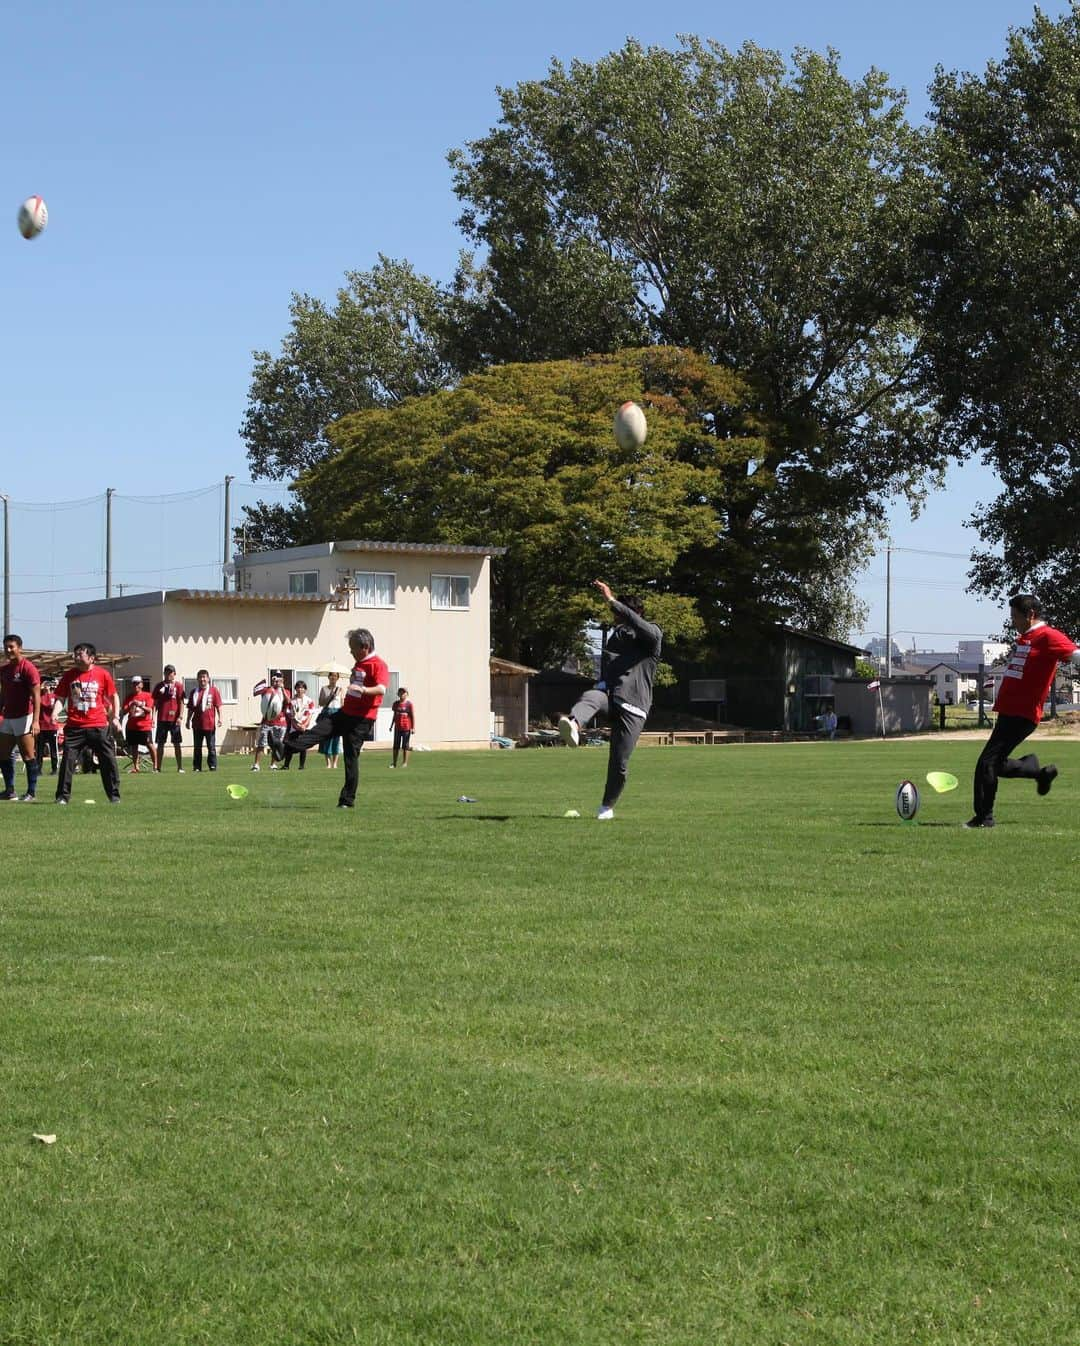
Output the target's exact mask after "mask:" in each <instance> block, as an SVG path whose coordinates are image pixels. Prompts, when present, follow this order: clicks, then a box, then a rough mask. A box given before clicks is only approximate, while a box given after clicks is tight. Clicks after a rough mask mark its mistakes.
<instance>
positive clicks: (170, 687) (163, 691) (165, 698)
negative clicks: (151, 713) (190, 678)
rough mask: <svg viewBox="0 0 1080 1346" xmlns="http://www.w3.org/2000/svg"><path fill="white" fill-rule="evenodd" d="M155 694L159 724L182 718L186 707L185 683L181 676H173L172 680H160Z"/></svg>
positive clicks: (170, 722)
mask: <svg viewBox="0 0 1080 1346" xmlns="http://www.w3.org/2000/svg"><path fill="white" fill-rule="evenodd" d="M153 696H154V705H155V706H156V707H157V717H158V724H172V723H173V722H174V721H176V720H178V719H179V718H180V712H181V711H182V710H183V708H184V684H183V683H182V682H181V681H180V679H179V678H173V680H172V682H159V683H158V685H157V686H156V687H155V688H154V692H153Z"/></svg>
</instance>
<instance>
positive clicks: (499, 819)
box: [435, 813, 512, 823]
mask: <svg viewBox="0 0 1080 1346" xmlns="http://www.w3.org/2000/svg"><path fill="white" fill-rule="evenodd" d="M435 817H436V819H437V820H438V821H441V822H447V821H449V822H455V823H508V822H509V821H510V819H511V817H512V815H511V814H509V813H437V814H436V815H435Z"/></svg>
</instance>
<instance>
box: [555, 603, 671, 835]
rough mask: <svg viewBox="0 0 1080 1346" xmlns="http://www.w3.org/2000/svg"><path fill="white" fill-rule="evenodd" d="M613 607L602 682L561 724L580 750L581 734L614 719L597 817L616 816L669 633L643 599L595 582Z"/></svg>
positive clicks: (567, 738) (570, 742) (565, 736)
mask: <svg viewBox="0 0 1080 1346" xmlns="http://www.w3.org/2000/svg"><path fill="white" fill-rule="evenodd" d="M593 583H594V585H595V586H596V588H598V589H599V590H600V592H601V593H602V594H603V596H604V597H605V598H606V599H607V601H608V602H609V603H610V604H611V610H612V612H613V613H614V614H615V617H616V618H617V620H618V625H617V626H616V627H615V629H614V630H613V631H612V632H611V635H610V636H609V637H608V642H607V646H606V649H605V656H606V657H605V662H604V665H603V673H604V677H603V681H602V682H600V683H598V684H597V686H596V687H594V688H593V689H592V690H591V691H588V692H586V693H585V695H584V696H583V697H582V698H581V700H580V701H579V702H578V703H577V705H576V706H575V707H574V709H573V710H572V711H571V712H570V714H569V715H563V716H561V717H560V719H559V733H560V735H561V736H562V739H563V742H564V743H566V744H568V745H569V746H570V747H574V748H576V747H577V745H578V742H579V740H580V730H581V729H582V728H583V727H584V726H586V725H588V724H589V723H591V721H592V720H593V719H595V717H596V716H597V715H599V714H600V713H601V712H604V713H606V714H607V716H608V717H609V719H610V720H611V745H610V748H609V751H608V772H607V783H606V785H605V786H604V799H603V802H602V803H601V805H600V808H599V809H598V810H597V814H596V816H597V818H599V819H600V821H601V822H607V821H608V820H609V819H611V818H614V816H615V803H616V801H617V800H618V798H619V796H620V795H621V794H622V792H623V786H624V785H625V784H626V769H627V766H628V764H629V762H630V754H631V753H632V752H633V751H634V745H635V744H636V743H637V741H638V738H639V737H640V736H641V731H642V729H644V727H645V720H646V718H647V716H648V714H649V711H650V709H651V708H652V694H653V679H654V678H655V677H656V665H657V663H658V662H659V660H660V646H661V643H662V641H663V637H664V633H663V632H662V631H661V630H660V628H659V627H658V626H654V625H653V623H652V622H647V621H646V620H645V618H644V617H643V616H642V615H641V614H642V602H641V599H640V598H630V597H624V598H623V599H621V600H620V599H617V598H616V597H615V596H614V594H613V593H612V592H611V590H610V589H609V588H608V586H607V585H606V584H605V583H604V581H603V580H594V581H593Z"/></svg>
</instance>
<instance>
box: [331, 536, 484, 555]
mask: <svg viewBox="0 0 1080 1346" xmlns="http://www.w3.org/2000/svg"><path fill="white" fill-rule="evenodd" d="M334 547H335V548H336V549H337V550H339V551H349V550H353V549H355V550H356V551H405V552H408V551H414V552H431V553H441V554H442V555H443V556H505V555H506V550H507V549H506V548H505V547H473V546H470V545H467V544H466V543H464V542H462V543H456V542H372V541H370V540H369V539H366V538H361V539H359V540H357V541H351V542H335V543H334Z"/></svg>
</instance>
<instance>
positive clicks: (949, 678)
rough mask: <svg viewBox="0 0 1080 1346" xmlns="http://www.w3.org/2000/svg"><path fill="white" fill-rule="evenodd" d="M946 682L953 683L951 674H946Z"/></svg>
mask: <svg viewBox="0 0 1080 1346" xmlns="http://www.w3.org/2000/svg"><path fill="white" fill-rule="evenodd" d="M945 681H946V682H952V674H951V673H946V674H945Z"/></svg>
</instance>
